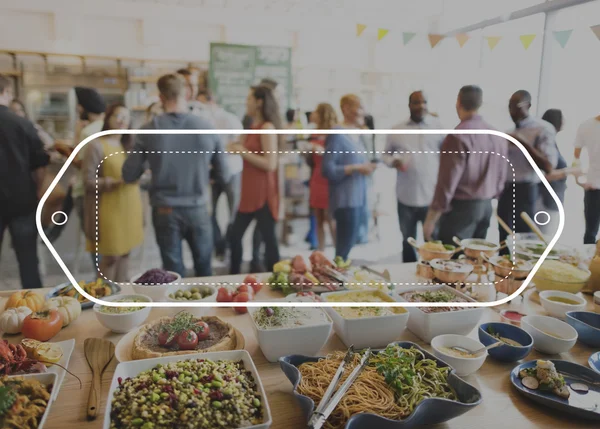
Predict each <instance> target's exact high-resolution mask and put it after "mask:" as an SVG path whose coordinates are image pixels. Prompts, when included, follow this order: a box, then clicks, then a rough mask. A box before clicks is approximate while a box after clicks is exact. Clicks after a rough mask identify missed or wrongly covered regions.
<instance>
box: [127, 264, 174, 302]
mask: <svg viewBox="0 0 600 429" xmlns="http://www.w3.org/2000/svg"><path fill="white" fill-rule="evenodd" d="M167 272H168V273H171V274H173V275H174V276H177V278H176V279H175V280H173V281H172V282H171V283H165V284H161V285H145V284H137V283H135V281H136V280H137V279H139V278H140V277H141V276H142V275H143V274H144V273H145V271H144V272H143V273H138V274H136V275H135V276H133V277H132V278H131V279H130V280H129V283H131V287H133V290H134V291H135V293H139V294H141V295H146V296H149V297H150V298H152V301H154V302H165V301H166V299H165V297H166V294H167V288H168V287H169V286H172V285H173V284H174V283H179V284H180V285H181V282H180V280H181V276H180V275H179V274H178V273H176V272H174V271H167Z"/></svg>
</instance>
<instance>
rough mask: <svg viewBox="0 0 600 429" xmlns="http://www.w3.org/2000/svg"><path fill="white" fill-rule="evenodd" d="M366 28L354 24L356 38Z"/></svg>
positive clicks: (362, 25) (363, 25)
mask: <svg viewBox="0 0 600 429" xmlns="http://www.w3.org/2000/svg"><path fill="white" fill-rule="evenodd" d="M365 28H367V26H366V25H365V24H356V37H360V35H361V34H363V31H365Z"/></svg>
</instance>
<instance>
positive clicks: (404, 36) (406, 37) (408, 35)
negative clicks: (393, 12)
mask: <svg viewBox="0 0 600 429" xmlns="http://www.w3.org/2000/svg"><path fill="white" fill-rule="evenodd" d="M416 35H417V33H411V32H408V31H405V32H404V33H402V41H403V43H404V46H406V45H408V42H410V41H411V40H412V39H413V37H415V36H416Z"/></svg>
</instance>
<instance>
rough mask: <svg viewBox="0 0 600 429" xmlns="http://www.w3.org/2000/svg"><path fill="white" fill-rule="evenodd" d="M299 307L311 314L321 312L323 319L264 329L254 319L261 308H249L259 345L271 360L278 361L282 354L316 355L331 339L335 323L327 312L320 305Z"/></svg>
mask: <svg viewBox="0 0 600 429" xmlns="http://www.w3.org/2000/svg"><path fill="white" fill-rule="evenodd" d="M298 308H299V309H300V310H306V311H307V312H308V313H309V314H310V313H312V312H318V313H320V314H321V315H322V316H323V321H322V322H320V323H315V324H310V325H301V326H295V327H292V328H274V329H263V328H260V327H259V326H258V325H257V324H256V322H255V321H254V313H256V312H257V311H259V310H260V308H259V307H251V308H248V310H249V312H250V319H251V320H252V324H253V325H254V329H255V331H256V336H257V338H258V345H259V346H260V349H261V350H262V352H263V354H264V355H265V358H267V360H268V361H269V362H277V360H278V359H279V358H280V357H282V356H288V355H295V354H302V355H307V356H315V355H316V354H317V353H318V352H319V350H321V348H322V347H323V346H324V345H325V343H326V342H327V340H328V339H329V335H330V334H331V327H332V325H333V323H332V321H331V319H330V318H329V316H328V315H327V313H326V312H325V311H323V309H320V308H318V307H314V308H312V307H298ZM315 317H318V316H315Z"/></svg>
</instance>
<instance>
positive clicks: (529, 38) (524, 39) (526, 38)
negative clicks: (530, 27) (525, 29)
mask: <svg viewBox="0 0 600 429" xmlns="http://www.w3.org/2000/svg"><path fill="white" fill-rule="evenodd" d="M519 39H521V44H522V45H523V47H524V48H525V49H527V48H529V45H531V43H532V42H533V39H535V34H523V35H522V36H519Z"/></svg>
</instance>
